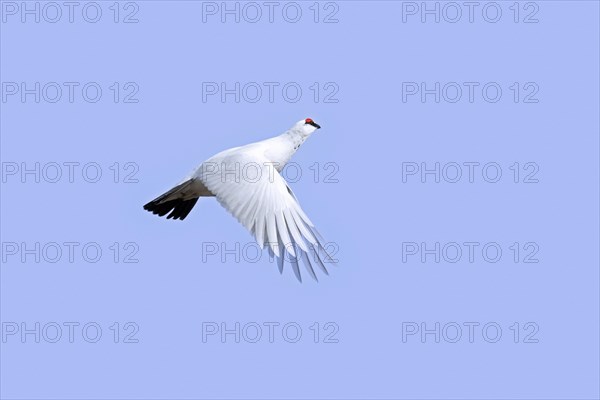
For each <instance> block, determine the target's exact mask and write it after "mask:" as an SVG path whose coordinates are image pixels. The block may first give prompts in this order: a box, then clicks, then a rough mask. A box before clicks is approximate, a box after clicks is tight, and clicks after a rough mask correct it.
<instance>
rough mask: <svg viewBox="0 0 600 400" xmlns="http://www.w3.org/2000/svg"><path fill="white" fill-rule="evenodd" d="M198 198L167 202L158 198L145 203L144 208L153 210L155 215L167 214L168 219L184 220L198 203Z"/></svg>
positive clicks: (162, 215)
mask: <svg viewBox="0 0 600 400" xmlns="http://www.w3.org/2000/svg"><path fill="white" fill-rule="evenodd" d="M197 201H198V198H197V197H196V198H194V199H189V200H183V199H176V200H170V201H165V202H162V203H161V202H160V201H158V200H152V201H151V202H149V203H147V204H145V205H144V210H146V211H149V212H151V213H152V214H154V215H158V216H159V217H164V216H165V215H167V214H169V212H170V214H169V215H167V219H173V220H176V219H178V220H180V221H183V220H184V219H185V218H186V217H187V216H188V214H189V213H190V211H192V208H194V206H195V205H196V202H197Z"/></svg>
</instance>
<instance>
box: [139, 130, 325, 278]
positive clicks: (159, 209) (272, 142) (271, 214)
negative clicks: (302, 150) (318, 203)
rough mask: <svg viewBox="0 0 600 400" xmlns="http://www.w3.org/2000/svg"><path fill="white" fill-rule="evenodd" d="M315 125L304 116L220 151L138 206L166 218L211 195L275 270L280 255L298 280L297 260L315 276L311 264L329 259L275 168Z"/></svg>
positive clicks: (322, 263)
mask: <svg viewBox="0 0 600 400" xmlns="http://www.w3.org/2000/svg"><path fill="white" fill-rule="evenodd" d="M319 128H321V127H320V126H319V125H318V124H317V123H316V122H314V121H313V120H312V119H310V118H306V119H303V120H301V121H298V122H297V123H296V124H294V126H292V127H291V128H290V129H288V130H287V131H286V132H284V133H283V134H281V135H279V136H275V137H273V138H270V139H266V140H263V141H260V142H256V143H251V144H248V145H245V146H241V147H234V148H232V149H229V150H225V151H222V152H220V153H218V154H216V155H214V156H212V157H211V158H209V159H208V160H206V161H204V162H203V163H202V164H200V166H199V167H198V168H196V170H194V172H192V173H191V174H190V175H188V176H187V177H186V178H185V179H184V180H183V181H182V182H181V183H180V184H178V185H176V186H175V187H173V188H172V189H171V190H169V191H167V192H166V193H164V194H162V195H160V196H158V197H157V198H156V199H154V200H152V201H151V202H149V203H148V204H146V205H145V206H144V209H145V210H148V211H151V212H152V213H153V214H158V215H159V216H161V217H162V216H164V215H167V214H169V215H168V216H167V219H169V218H173V219H180V220H183V219H185V217H187V215H188V214H189V213H190V211H191V210H192V208H193V207H194V205H195V204H196V202H197V201H198V198H199V197H210V196H214V197H216V198H217V201H218V202H219V203H220V204H221V205H222V206H223V207H225V209H226V210H227V211H229V212H230V213H231V214H232V215H233V216H234V217H235V218H236V219H237V220H238V221H239V222H240V223H241V224H242V225H244V227H246V229H248V231H250V233H251V234H252V235H253V236H254V237H255V239H256V242H257V243H258V245H259V246H260V247H261V248H263V247H264V246H267V248H268V249H269V253H270V254H271V256H272V257H276V258H277V265H278V267H279V272H283V263H284V259H288V261H289V262H290V264H291V265H292V268H293V270H294V274H295V275H296V278H298V280H299V281H300V282H301V281H302V276H301V274H300V268H299V267H298V260H302V261H303V263H304V265H305V267H306V269H307V270H308V273H309V274H310V276H312V277H313V278H314V279H315V280H317V275H316V274H315V271H314V268H313V264H316V265H317V266H318V267H319V268H320V269H321V270H322V271H323V272H324V273H325V274H327V275H329V274H328V272H327V269H326V268H325V263H333V259H332V258H331V256H329V255H328V254H327V252H326V251H325V249H324V240H323V238H322V236H321V235H320V234H319V233H318V232H317V230H316V229H315V227H314V225H313V223H312V222H311V221H310V220H309V219H308V217H307V216H306V214H305V213H304V212H303V211H302V208H300V204H299V203H298V199H297V198H296V196H295V195H294V193H293V192H292V190H291V189H290V187H289V186H288V185H287V183H286V181H285V180H284V179H283V177H282V176H281V175H280V174H279V172H281V170H282V169H283V167H284V166H285V164H286V163H287V162H288V161H289V160H290V158H291V157H292V155H293V154H294V153H295V152H296V151H297V150H298V148H299V147H300V145H301V144H302V143H304V141H305V140H306V139H308V137H309V136H310V135H311V134H312V133H314V132H315V131H316V130H317V129H319ZM169 212H170V213H169ZM311 260H312V261H313V262H312V263H311Z"/></svg>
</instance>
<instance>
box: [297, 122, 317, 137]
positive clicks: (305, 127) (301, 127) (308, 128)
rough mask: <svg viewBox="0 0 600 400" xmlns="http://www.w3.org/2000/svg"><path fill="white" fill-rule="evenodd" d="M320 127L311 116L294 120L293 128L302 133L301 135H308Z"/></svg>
mask: <svg viewBox="0 0 600 400" xmlns="http://www.w3.org/2000/svg"><path fill="white" fill-rule="evenodd" d="M320 128H321V126H320V125H319V124H317V123H316V122H315V121H313V120H312V119H311V118H306V119H302V120H300V121H298V122H296V124H295V125H294V128H293V129H294V130H297V131H299V132H300V133H302V135H303V136H308V135H310V134H311V133H313V132H314V131H316V130H317V129H320Z"/></svg>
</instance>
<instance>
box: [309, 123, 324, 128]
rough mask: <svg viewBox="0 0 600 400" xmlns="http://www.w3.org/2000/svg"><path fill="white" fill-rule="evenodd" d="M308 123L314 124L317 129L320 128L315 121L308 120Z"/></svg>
mask: <svg viewBox="0 0 600 400" xmlns="http://www.w3.org/2000/svg"><path fill="white" fill-rule="evenodd" d="M308 124H309V125H312V126H314V127H315V128H317V129H321V125H319V124H317V123H316V122H315V121H310V122H308Z"/></svg>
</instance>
